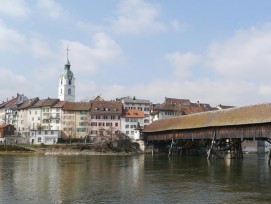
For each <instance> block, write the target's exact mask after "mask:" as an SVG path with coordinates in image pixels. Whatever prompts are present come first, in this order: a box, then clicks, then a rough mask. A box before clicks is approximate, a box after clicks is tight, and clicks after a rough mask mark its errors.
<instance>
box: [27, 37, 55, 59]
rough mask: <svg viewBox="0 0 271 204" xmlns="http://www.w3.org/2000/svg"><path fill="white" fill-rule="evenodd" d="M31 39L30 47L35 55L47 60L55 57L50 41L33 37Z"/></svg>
mask: <svg viewBox="0 0 271 204" xmlns="http://www.w3.org/2000/svg"><path fill="white" fill-rule="evenodd" d="M29 41H30V43H29V44H30V46H29V48H30V51H31V53H32V55H33V57H35V58H39V59H46V60H48V59H51V60H52V59H53V58H54V55H53V51H52V50H51V48H50V46H49V44H48V42H46V41H44V40H40V39H38V38H31V39H30V40H29Z"/></svg>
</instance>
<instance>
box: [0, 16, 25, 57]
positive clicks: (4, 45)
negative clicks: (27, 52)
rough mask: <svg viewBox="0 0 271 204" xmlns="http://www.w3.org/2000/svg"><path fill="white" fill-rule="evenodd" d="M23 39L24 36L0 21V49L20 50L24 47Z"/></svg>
mask: <svg viewBox="0 0 271 204" xmlns="http://www.w3.org/2000/svg"><path fill="white" fill-rule="evenodd" d="M25 40H26V38H25V36H23V35H21V34H19V32H17V31H15V30H13V29H11V28H8V27H7V26H6V25H5V24H4V23H2V22H1V21H0V45H1V46H0V51H15V52H18V51H21V50H22V49H24V47H25Z"/></svg>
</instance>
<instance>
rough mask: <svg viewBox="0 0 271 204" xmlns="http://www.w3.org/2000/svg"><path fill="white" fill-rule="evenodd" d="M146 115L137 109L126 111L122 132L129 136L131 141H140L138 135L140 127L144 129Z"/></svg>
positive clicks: (122, 119) (123, 116)
mask: <svg viewBox="0 0 271 204" xmlns="http://www.w3.org/2000/svg"><path fill="white" fill-rule="evenodd" d="M144 118H145V114H144V112H143V111H140V110H137V109H126V110H124V111H123V114H122V117H121V132H123V133H124V134H126V135H127V136H129V137H130V138H131V139H134V140H137V139H139V134H137V131H139V130H138V126H140V127H141V128H143V127H144Z"/></svg>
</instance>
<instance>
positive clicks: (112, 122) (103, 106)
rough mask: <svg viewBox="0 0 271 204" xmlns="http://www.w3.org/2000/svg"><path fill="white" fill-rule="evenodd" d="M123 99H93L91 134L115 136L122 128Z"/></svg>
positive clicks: (92, 135) (93, 135) (95, 135)
mask: <svg viewBox="0 0 271 204" xmlns="http://www.w3.org/2000/svg"><path fill="white" fill-rule="evenodd" d="M121 114H122V103H121V101H103V100H99V101H97V100H93V101H91V111H90V115H91V118H90V130H89V131H90V136H91V137H92V138H93V137H99V136H100V137H110V138H112V139H113V138H115V137H116V136H117V135H118V133H119V131H120V130H121V127H120V125H121V123H120V118H121Z"/></svg>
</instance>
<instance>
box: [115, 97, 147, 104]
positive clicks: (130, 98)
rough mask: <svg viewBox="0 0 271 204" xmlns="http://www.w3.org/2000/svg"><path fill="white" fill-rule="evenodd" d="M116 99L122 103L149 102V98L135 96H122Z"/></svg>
mask: <svg viewBox="0 0 271 204" xmlns="http://www.w3.org/2000/svg"><path fill="white" fill-rule="evenodd" d="M116 100H117V101H122V102H123V103H143V104H150V103H151V101H150V100H145V99H137V98H136V97H133V98H132V97H130V96H127V97H122V98H119V99H116Z"/></svg>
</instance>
